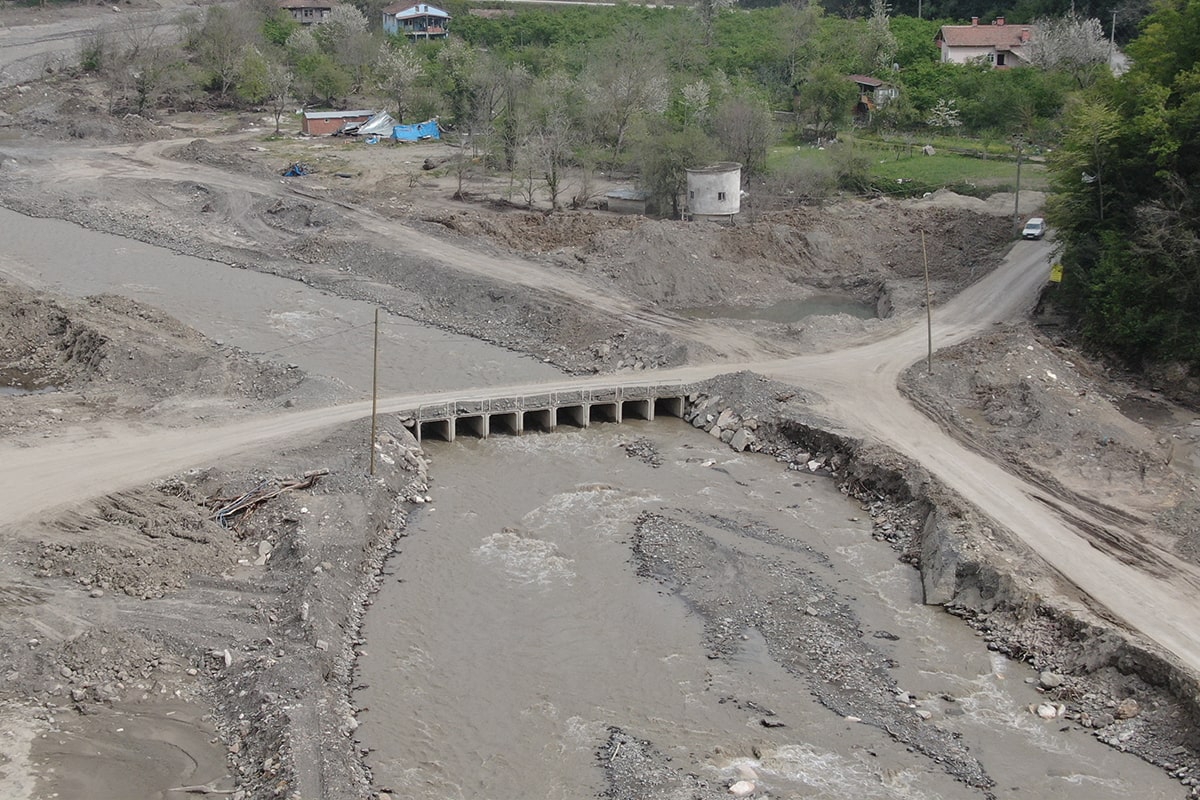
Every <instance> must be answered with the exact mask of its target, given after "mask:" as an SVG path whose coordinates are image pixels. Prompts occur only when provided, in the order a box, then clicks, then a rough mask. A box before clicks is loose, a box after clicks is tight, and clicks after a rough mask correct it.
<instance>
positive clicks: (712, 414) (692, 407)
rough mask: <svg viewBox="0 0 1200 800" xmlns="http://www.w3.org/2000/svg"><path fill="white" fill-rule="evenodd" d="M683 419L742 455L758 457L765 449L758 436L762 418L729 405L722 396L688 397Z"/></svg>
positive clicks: (700, 394) (698, 395) (694, 393)
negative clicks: (747, 451)
mask: <svg viewBox="0 0 1200 800" xmlns="http://www.w3.org/2000/svg"><path fill="white" fill-rule="evenodd" d="M683 419H684V421H686V422H690V423H691V424H692V425H693V427H696V428H701V429H703V430H704V431H705V432H706V433H708V434H709V435H710V436H712V437H713V438H714V439H720V440H721V441H722V442H725V443H726V444H727V445H729V446H730V447H732V448H733V449H734V450H736V451H738V452H739V453H741V452H744V451H746V450H749V451H750V452H752V453H757V452H759V451H761V450H762V445H761V443H760V442H759V440H758V437H757V436H756V432H757V431H758V417H756V416H754V415H745V412H744V411H741V410H738V409H736V408H735V407H734V406H731V405H729V404H728V403H726V402H725V401H724V400H723V399H722V398H721V396H720V395H706V394H704V393H702V392H693V393H692V394H689V395H688V396H687V405H686V406H685V407H684V413H683Z"/></svg>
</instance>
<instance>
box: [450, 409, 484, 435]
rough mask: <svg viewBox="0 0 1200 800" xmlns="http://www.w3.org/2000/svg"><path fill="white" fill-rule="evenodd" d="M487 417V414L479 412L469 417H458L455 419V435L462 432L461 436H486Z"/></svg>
mask: <svg viewBox="0 0 1200 800" xmlns="http://www.w3.org/2000/svg"><path fill="white" fill-rule="evenodd" d="M489 422H490V420H489V418H488V415H487V414H479V415H475V416H469V417H459V418H458V420H457V421H456V423H455V425H454V428H455V431H454V432H455V435H458V434H462V435H463V436H474V437H475V438H476V439H486V438H488V432H489V431H488V429H489V428H490V427H491V426H490V425H489Z"/></svg>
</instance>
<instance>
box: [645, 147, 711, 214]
mask: <svg viewBox="0 0 1200 800" xmlns="http://www.w3.org/2000/svg"><path fill="white" fill-rule="evenodd" d="M637 150H638V162H639V163H640V164H641V167H642V171H641V177H640V183H641V186H642V188H643V189H645V190H646V192H648V193H649V195H650V202H651V203H652V204H653V205H654V207H655V208H656V209H657V210H658V213H660V214H669V215H670V216H671V217H672V218H678V217H679V216H680V213H681V212H682V200H681V198H682V197H683V193H684V191H685V190H686V189H687V170H688V169H689V168H695V167H702V166H705V165H706V164H711V163H712V162H713V161H714V160H716V158H717V153H716V152H715V148H714V147H713V143H712V139H710V138H709V136H708V135H707V134H706V133H705V132H704V131H703V130H701V129H700V128H697V127H694V126H692V127H686V128H675V129H668V130H665V131H664V130H654V131H653V132H651V131H649V130H648V131H647V132H646V133H645V134H643V135H642V136H640V137H638V143H637Z"/></svg>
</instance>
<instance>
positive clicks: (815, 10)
mask: <svg viewBox="0 0 1200 800" xmlns="http://www.w3.org/2000/svg"><path fill="white" fill-rule="evenodd" d="M821 13H822V12H821V6H820V5H819V4H818V3H812V2H805V3H802V4H792V3H788V4H786V5H782V6H780V7H779V9H778V11H777V14H776V19H775V25H774V26H773V27H772V30H773V32H774V34H775V36H776V38H777V39H778V42H779V50H780V53H781V54H782V56H783V60H784V64H785V69H784V76H785V79H786V81H787V85H788V86H795V85H796V82H797V80H798V79H799V77H800V75H801V74H802V73H803V69H804V67H805V66H806V61H807V59H808V58H811V53H812V47H811V43H812V39H813V37H814V36H815V35H816V33H817V31H818V30H819V29H820V27H821Z"/></svg>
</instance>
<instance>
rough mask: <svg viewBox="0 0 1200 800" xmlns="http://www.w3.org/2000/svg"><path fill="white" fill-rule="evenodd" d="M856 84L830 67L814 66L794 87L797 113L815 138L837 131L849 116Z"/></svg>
mask: <svg viewBox="0 0 1200 800" xmlns="http://www.w3.org/2000/svg"><path fill="white" fill-rule="evenodd" d="M857 98H858V87H856V86H855V85H854V83H853V82H852V81H851V80H850V79H848V78H847V77H846V76H845V75H843V74H841V73H840V72H838V71H837V70H836V69H834V68H833V67H829V66H818V67H815V68H814V69H813V70H812V71H811V72H809V73H808V75H807V76H806V77H805V79H804V80H803V81H801V83H800V85H799V86H798V87H797V89H796V114H797V115H798V117H799V119H800V120H801V122H802V123H803V124H807V125H808V126H810V127H811V128H812V129H813V133H814V135H815V136H816V137H817V138H830V136H831V135H836V134H837V128H838V126H839V125H841V124H843V123H845V122H846V121H847V120H849V119H850V112H851V111H853V110H854V101H855V100H856V99H857Z"/></svg>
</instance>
